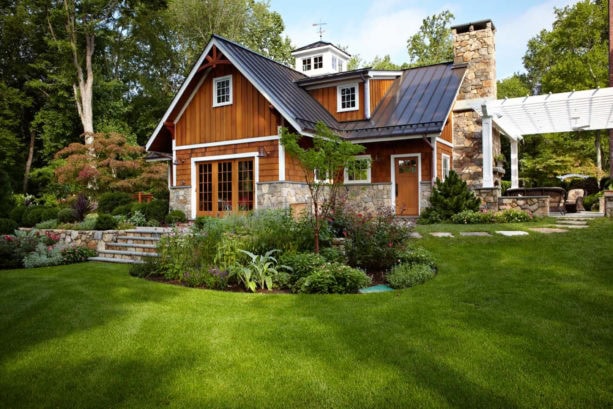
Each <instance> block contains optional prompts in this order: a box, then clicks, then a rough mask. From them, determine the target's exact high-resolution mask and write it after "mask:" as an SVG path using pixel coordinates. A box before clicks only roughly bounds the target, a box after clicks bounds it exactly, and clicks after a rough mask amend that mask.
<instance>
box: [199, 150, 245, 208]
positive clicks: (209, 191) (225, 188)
mask: <svg viewBox="0 0 613 409" xmlns="http://www.w3.org/2000/svg"><path fill="white" fill-rule="evenodd" d="M197 166H198V169H197V177H198V191H197V197H198V200H197V202H198V203H197V210H196V214H197V215H198V216H216V215H220V214H222V213H227V212H230V213H238V212H246V211H249V210H253V206H254V199H255V183H254V177H253V176H254V175H253V171H254V170H253V159H234V160H224V161H218V162H202V163H198V165H197Z"/></svg>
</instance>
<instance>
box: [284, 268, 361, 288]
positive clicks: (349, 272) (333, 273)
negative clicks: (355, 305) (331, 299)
mask: <svg viewBox="0 0 613 409" xmlns="http://www.w3.org/2000/svg"><path fill="white" fill-rule="evenodd" d="M370 283H371V279H370V277H369V276H367V275H366V274H365V273H364V271H362V270H360V269H357V268H352V267H349V266H347V265H345V264H340V263H327V264H324V265H323V266H320V267H318V268H316V269H315V270H313V272H311V273H310V274H309V275H307V276H305V277H302V278H301V279H300V280H298V281H297V282H296V285H295V286H294V291H296V292H298V293H306V294H348V293H357V292H358V290H359V289H360V288H364V287H367V286H368V285H370Z"/></svg>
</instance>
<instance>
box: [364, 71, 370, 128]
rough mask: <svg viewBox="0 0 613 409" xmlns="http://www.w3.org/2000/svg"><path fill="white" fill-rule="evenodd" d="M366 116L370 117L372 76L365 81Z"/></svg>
mask: <svg viewBox="0 0 613 409" xmlns="http://www.w3.org/2000/svg"><path fill="white" fill-rule="evenodd" d="M364 116H365V117H366V119H370V78H366V81H364Z"/></svg>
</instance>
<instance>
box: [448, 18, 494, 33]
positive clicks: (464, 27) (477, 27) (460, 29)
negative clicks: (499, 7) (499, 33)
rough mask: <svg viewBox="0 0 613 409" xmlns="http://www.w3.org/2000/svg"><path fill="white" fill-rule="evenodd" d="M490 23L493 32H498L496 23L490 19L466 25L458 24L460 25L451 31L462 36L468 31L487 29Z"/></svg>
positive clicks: (453, 27)
mask: <svg viewBox="0 0 613 409" xmlns="http://www.w3.org/2000/svg"><path fill="white" fill-rule="evenodd" d="M488 23H489V24H490V26H491V28H492V31H496V27H495V26H494V22H493V21H492V20H491V19H489V18H488V19H486V20H479V21H473V22H471V23H466V24H458V25H455V26H452V27H451V29H452V30H455V32H456V33H458V34H460V33H466V32H468V31H473V30H483V29H486V28H487V26H488Z"/></svg>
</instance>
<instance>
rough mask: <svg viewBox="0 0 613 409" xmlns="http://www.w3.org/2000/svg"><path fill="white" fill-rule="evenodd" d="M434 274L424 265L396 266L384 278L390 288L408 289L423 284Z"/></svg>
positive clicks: (430, 268)
mask: <svg viewBox="0 0 613 409" xmlns="http://www.w3.org/2000/svg"><path fill="white" fill-rule="evenodd" d="M434 274H435V272H434V270H433V269H432V267H430V266H428V265H426V264H398V265H396V266H394V267H393V268H392V271H390V273H389V274H388V275H387V277H386V278H387V282H388V283H389V285H390V286H391V287H392V288H409V287H413V286H414V285H417V284H423V283H425V282H426V281H428V280H429V279H431V278H432V277H434Z"/></svg>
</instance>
